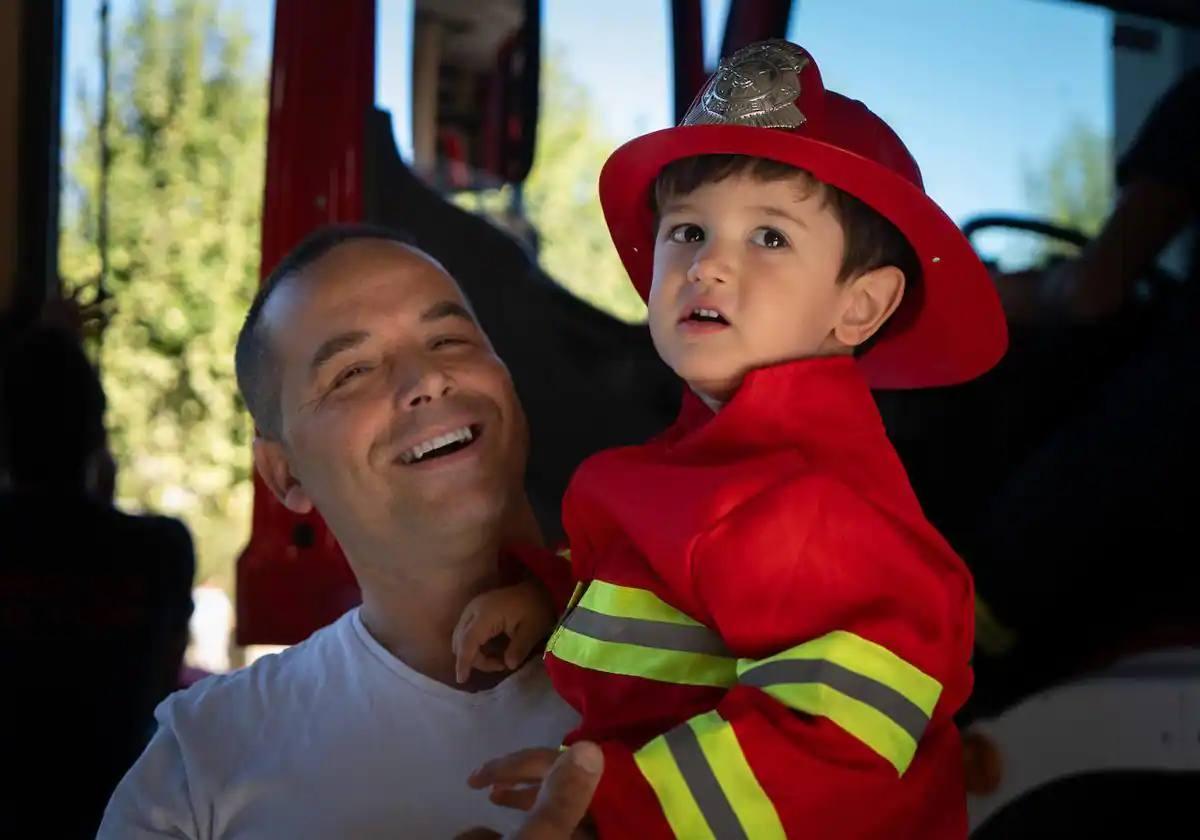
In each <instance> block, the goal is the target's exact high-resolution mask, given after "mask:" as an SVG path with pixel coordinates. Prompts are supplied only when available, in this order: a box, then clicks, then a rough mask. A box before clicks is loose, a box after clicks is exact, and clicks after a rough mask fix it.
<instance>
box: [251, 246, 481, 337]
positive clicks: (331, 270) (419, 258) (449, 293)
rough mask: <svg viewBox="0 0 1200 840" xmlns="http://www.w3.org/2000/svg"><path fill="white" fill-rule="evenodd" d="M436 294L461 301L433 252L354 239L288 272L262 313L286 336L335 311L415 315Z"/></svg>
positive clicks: (325, 320) (352, 314) (323, 320)
mask: <svg viewBox="0 0 1200 840" xmlns="http://www.w3.org/2000/svg"><path fill="white" fill-rule="evenodd" d="M435 298H436V299H447V298H448V299H451V300H456V301H461V302H464V303H465V299H464V297H463V294H462V291H461V290H460V289H459V287H458V284H457V283H455V282H454V280H453V279H452V278H451V277H450V276H449V275H448V274H447V273H446V271H445V269H443V268H442V267H441V265H439V264H438V263H437V262H436V261H435V260H434V259H433V258H432V257H429V256H428V255H426V254H424V253H423V252H421V251H418V250H416V249H414V248H410V247H409V246H407V245H403V244H401V243H399V242H392V241H389V240H383V239H362V240H352V241H350V242H344V243H342V244H340V245H338V246H336V247H335V248H332V249H331V250H330V251H329V252H328V253H326V254H323V255H321V257H320V258H319V259H317V260H315V261H314V262H312V263H310V264H309V265H307V266H305V267H304V268H302V269H300V270H299V271H297V272H295V273H294V274H293V275H292V276H290V277H288V278H287V279H286V280H285V281H284V282H283V284H282V285H281V286H280V288H278V289H277V290H276V293H275V294H273V295H272V296H271V299H270V300H269V301H268V304H267V307H266V310H265V311H264V312H263V316H264V320H265V321H267V323H268V324H269V326H270V328H271V329H272V330H273V331H276V334H277V335H281V334H283V335H286V334H287V333H289V332H301V333H304V332H308V331H309V329H310V328H309V327H304V328H302V329H301V328H300V325H301V324H305V323H307V322H310V321H315V322H317V325H324V324H326V323H328V322H329V321H330V320H331V319H334V318H337V317H339V316H346V317H351V318H354V317H356V316H358V315H362V314H372V313H373V314H383V312H384V311H386V312H387V313H388V314H389V315H391V316H396V315H401V314H412V315H413V316H416V315H418V314H419V313H420V311H421V310H422V307H424V306H427V305H428V304H429V302H430V301H431V300H432V299H435ZM289 326H295V327H297V328H298V329H296V330H288V327H289Z"/></svg>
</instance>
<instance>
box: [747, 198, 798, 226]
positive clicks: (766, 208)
mask: <svg viewBox="0 0 1200 840" xmlns="http://www.w3.org/2000/svg"><path fill="white" fill-rule="evenodd" d="M750 209H751V210H758V211H759V212H761V213H763V214H764V215H767V216H776V217H778V218H780V219H787V220H788V221H789V222H792V223H793V224H796V225H799V226H800V227H802V228H805V229H807V228H808V225H807V224H805V222H804V220H803V219H801V218H800V217H799V216H796V215H793V214H792V213H789V212H787V211H786V210H781V209H780V208H778V207H773V206H771V205H769V204H764V205H761V206H759V207H751V208H750Z"/></svg>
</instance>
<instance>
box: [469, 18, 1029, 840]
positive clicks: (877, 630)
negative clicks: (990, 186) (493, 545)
mask: <svg viewBox="0 0 1200 840" xmlns="http://www.w3.org/2000/svg"><path fill="white" fill-rule="evenodd" d="M600 198H601V202H602V203H603V206H604V212H605V216H606V218H607V220H608V225H609V229H610V231H611V233H612V237H613V241H614V243H615V245H616V247H617V250H618V251H619V252H620V255H621V258H622V260H623V261H624V263H625V266H626V268H627V269H628V271H629V274H630V277H631V278H632V280H633V282H634V285H635V286H636V287H637V288H638V290H639V291H640V292H641V293H642V295H643V297H645V298H646V299H647V301H648V304H649V322H650V331H651V335H652V336H653V339H654V343H655V346H656V348H657V349H658V351H659V353H660V354H661V356H662V358H663V359H664V360H665V361H666V362H667V364H669V365H670V366H671V367H672V368H673V369H674V370H675V371H676V372H677V373H678V374H679V375H680V376H681V377H682V378H683V379H684V380H685V381H686V382H687V384H688V386H689V387H688V389H687V393H686V396H685V399H684V405H683V408H682V410H681V412H680V416H679V419H678V420H677V421H676V423H675V424H674V425H673V426H672V427H671V428H670V429H668V430H667V431H666V432H665V433H664V434H663V435H662V436H660V437H659V438H657V439H655V440H653V441H651V442H649V443H647V444H645V445H642V446H635V447H627V448H622V449H615V450H610V451H606V452H602V453H600V454H598V455H596V456H594V457H592V458H591V459H589V460H588V461H586V462H585V463H584V464H583V465H582V466H581V467H580V469H579V471H578V472H577V473H576V475H575V477H574V478H573V479H572V482H571V485H570V487H569V489H568V491H567V495H566V498H565V499H564V503H563V510H564V513H563V516H564V525H565V527H566V531H567V535H568V539H569V542H570V548H571V553H570V556H569V563H568V562H564V561H561V560H560V561H558V566H557V567H555V566H553V565H551V564H546V563H538V562H537V561H534V560H531V561H530V564H531V566H534V567H536V568H535V569H534V571H535V572H536V573H537V574H538V576H539V577H540V578H541V581H542V582H541V583H538V582H535V581H532V580H531V581H529V582H526V583H523V584H520V585H517V586H514V587H510V588H507V589H502V590H497V591H495V592H490V593H486V594H484V595H483V596H480V598H478V599H477V600H476V601H475V602H473V603H472V604H471V605H470V606H469V607H468V608H467V610H466V612H465V613H464V616H463V620H462V623H461V624H460V626H459V630H458V631H457V632H456V634H455V650H456V652H457V653H458V655H459V661H460V668H461V669H462V670H463V671H464V672H465V671H469V669H470V667H471V666H472V665H474V666H475V667H482V668H488V669H495V668H499V667H503V665H504V663H502V662H500V661H498V660H497V659H495V658H493V657H489V656H487V655H486V654H484V653H483V652H482V651H481V645H482V644H483V643H484V642H486V641H487V640H488V639H490V638H493V637H495V636H496V635H498V634H501V633H507V634H508V635H509V636H510V638H521V639H525V638H529V637H530V636H531V635H536V634H533V633H531V627H536V628H537V629H539V630H543V631H546V630H548V629H549V627H548V624H547V616H549V615H550V614H551V610H550V609H549V607H548V600H547V589H548V590H549V591H550V593H551V596H552V597H553V599H554V601H555V602H556V606H558V607H560V608H561V607H563V606H567V605H566V604H565V602H566V600H567V594H568V592H569V591H570V585H569V584H570V581H568V578H569V577H573V579H574V581H578V582H579V583H578V584H577V585H576V586H575V594H574V596H573V597H571V599H570V604H569V606H568V609H569V611H568V612H567V614H566V616H565V618H564V620H563V622H562V623H561V625H560V626H559V627H558V629H557V630H555V632H554V634H553V635H552V636H551V639H550V641H549V643H548V645H547V650H546V666H547V669H548V670H549V673H550V675H551V677H552V679H553V680H554V683H555V685H556V687H557V688H558V690H559V692H560V693H561V694H562V695H563V696H564V697H565V698H566V699H567V700H568V701H570V702H571V703H572V704H573V705H574V706H575V708H577V709H578V710H579V711H580V713H581V715H582V724H581V725H580V727H579V729H577V730H576V731H575V732H573V733H572V734H571V735H570V737H569V738H568V739H567V740H568V742H572V741H575V740H591V741H596V742H598V743H599V744H600V745H601V747H602V748H603V750H604V754H605V770H604V776H603V779H602V781H601V783H600V787H599V789H598V790H597V793H596V796H595V798H594V799H593V802H592V808H591V811H590V814H591V816H592V819H593V820H594V823H595V826H596V829H597V831H598V833H599V834H600V836H601V837H621V838H624V837H634V836H637V837H639V838H644V839H645V840H649V838H660V837H661V838H668V837H688V838H690V837H718V838H725V837H753V838H777V837H788V836H795V837H801V836H803V837H856V838H857V837H887V838H896V837H920V838H949V837H959V838H961V837H965V836H966V815H965V796H964V792H963V786H962V753H961V747H960V743H959V738H958V733H957V731H956V729H955V727H954V724H953V721H952V716H953V715H954V713H955V711H956V710H957V709H958V708H959V707H960V706H961V705H962V703H963V701H964V700H965V698H966V697H967V695H968V693H969V692H970V688H971V679H972V678H971V669H970V664H969V661H970V657H971V648H972V630H973V609H972V605H973V593H972V586H971V579H970V576H969V574H968V573H967V570H966V569H965V567H964V566H963V564H962V562H961V561H960V560H959V558H958V557H957V556H956V555H955V554H954V552H953V551H952V550H951V549H950V547H949V546H948V545H947V544H946V543H945V541H944V540H943V539H942V538H941V537H940V536H939V535H938V534H937V532H936V531H935V530H934V529H933V527H932V526H931V525H930V524H929V523H928V522H927V521H926V520H925V518H924V516H923V515H922V512H921V509H920V506H919V505H918V503H917V500H916V498H915V497H914V496H913V493H912V490H911V488H910V486H909V484H908V480H907V477H906V476H905V473H904V470H903V468H902V467H901V465H900V463H899V461H898V459H897V457H896V454H895V452H894V451H893V449H892V447H891V445H890V443H889V442H888V440H887V437H886V435H885V433H884V429H883V426H882V423H881V421H880V418H879V415H878V413H877V411H876V409H875V406H874V403H873V401H872V398H871V394H870V390H869V389H870V388H871V387H899V388H908V387H926V386H935V385H948V384H951V383H955V382H961V381H964V380H967V379H970V378H972V377H975V376H978V375H979V374H981V373H983V372H984V371H986V370H987V369H988V368H990V367H991V366H992V365H994V364H995V363H996V361H997V360H998V359H999V358H1000V356H1001V355H1002V354H1003V352H1004V349H1005V346H1006V342H1007V338H1006V332H1005V326H1004V318H1003V315H1002V313H1001V310H1000V306H999V301H998V299H997V297H996V294H995V292H994V290H993V288H992V286H991V281H990V279H989V277H988V274H987V272H986V270H985V269H984V267H983V265H982V264H981V263H980V261H979V260H978V259H977V257H976V256H975V254H974V253H973V251H972V250H971V248H970V246H969V244H968V243H967V242H966V241H965V239H964V238H963V236H962V235H961V233H960V232H959V231H958V229H957V228H956V227H955V225H954V224H953V222H951V220H950V219H949V218H947V217H946V215H945V214H944V213H943V212H942V211H941V210H940V209H939V208H938V207H937V205H935V204H934V203H933V201H931V200H930V199H929V198H928V197H927V196H926V195H925V193H924V191H923V188H922V185H921V178H920V174H919V171H918V170H917V167H916V164H915V163H914V162H913V160H912V158H911V157H910V156H909V154H908V152H907V150H906V149H905V147H904V145H903V144H902V143H901V141H900V140H899V138H898V137H896V135H895V134H894V133H893V132H892V131H891V129H890V128H888V126H887V125H886V124H884V123H883V121H882V120H880V119H879V118H878V117H877V116H875V115H874V114H873V113H871V112H870V111H869V110H867V108H866V107H864V106H863V105H862V104H861V103H859V102H855V101H852V100H850V99H847V98H845V97H843V96H840V95H839V94H836V93H833V92H826V91H825V90H824V88H823V86H822V83H821V77H820V74H819V72H818V70H817V66H816V64H815V63H814V62H813V60H812V57H811V56H810V55H809V54H808V53H807V52H806V51H805V50H803V49H802V48H800V47H797V46H795V45H793V44H790V43H787V42H783V41H771V42H764V43H759V44H754V45H752V46H749V47H747V48H745V49H743V50H741V51H739V52H738V53H737V54H736V55H734V56H733V57H732V58H731V59H730V60H728V61H727V62H723V63H722V66H721V67H720V68H719V69H718V71H717V73H716V74H715V75H714V77H713V78H712V79H711V80H710V81H709V83H708V85H707V86H706V88H705V89H704V91H703V92H702V93H701V95H700V96H699V97H698V98H697V100H696V102H695V103H694V104H693V105H692V108H691V110H690V111H689V113H688V115H687V116H686V117H685V118H684V120H683V124H682V125H681V126H680V127H678V128H674V129H668V130H665V131H660V132H656V133H653V134H650V135H647V136H645V137H641V138H638V139H636V140H633V141H632V142H630V143H628V144H627V145H625V146H624V147H622V148H621V149H618V150H617V151H616V152H615V153H614V154H613V156H612V158H611V159H610V160H609V161H608V163H607V164H606V166H605V168H604V171H603V173H602V174H601V176H600ZM568 566H569V567H570V568H569V569H568ZM542 584H544V585H545V588H543V585H542ZM517 647H521V648H524V649H522V650H515V649H514V648H517ZM527 652H528V645H527V644H521V645H515V644H513V645H510V649H509V650H508V651H507V652H506V659H507V664H508V665H509V666H510V667H511V666H512V665H513V664H515V662H517V661H519V660H520V659H521V658H522V657H523V655H524V654H525V653H527ZM521 763H522V762H519V761H518V762H508V763H505V762H500V763H498V764H494V765H493V766H489V767H486V768H484V769H483V770H482V771H481V772H479V773H477V774H476V775H475V776H474V777H473V779H472V783H473V784H474V785H476V786H486V785H489V784H491V785H495V786H496V787H495V788H494V790H493V796H498V797H499V798H501V799H505V800H510V801H511V800H513V799H514V795H513V793H512V791H511V790H506V788H509V787H511V784H512V783H514V782H518V781H528V779H529V777H528V776H523V775H522V774H523V773H524V771H523V770H520V769H513V768H516V767H518V765H521ZM526 763H527V762H526ZM505 768H508V769H505ZM533 775H534V776H536V773H535V774H533ZM518 798H519V797H518Z"/></svg>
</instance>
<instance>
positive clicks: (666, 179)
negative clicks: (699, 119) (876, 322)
mask: <svg viewBox="0 0 1200 840" xmlns="http://www.w3.org/2000/svg"><path fill="white" fill-rule="evenodd" d="M735 175H742V176H746V177H749V178H753V179H755V180H758V181H776V180H783V179H788V178H795V177H797V176H800V177H801V178H803V179H805V180H806V181H807V183H808V186H809V188H810V189H812V190H821V191H822V193H823V198H824V200H825V204H826V206H828V207H831V208H832V209H833V213H834V215H835V216H836V217H837V220H838V221H839V222H840V223H841V225H842V230H843V231H844V232H845V235H846V252H845V253H844V254H843V255H842V266H841V270H840V271H839V272H838V278H837V279H838V282H839V283H845V282H847V281H848V280H851V279H853V278H855V277H859V276H861V275H863V274H866V273H867V272H868V271H873V270H874V269H876V268H881V267H883V266H885V265H894V266H895V267H896V268H898V269H900V271H902V272H903V273H904V282H905V294H906V295H909V294H912V291H913V288H914V287H915V286H916V285H917V284H919V283H920V282H921V262H920V260H919V259H918V258H917V253H916V251H914V250H913V247H912V245H911V244H910V243H909V241H908V238H907V237H905V235H904V234H903V233H901V232H900V230H899V228H897V227H896V226H895V225H894V224H892V223H891V222H890V221H889V220H888V219H886V218H885V217H884V216H883V215H882V214H881V213H879V212H878V211H877V210H874V209H873V208H871V207H870V206H868V205H867V204H866V203H864V202H863V201H862V200H861V199H858V198H855V197H854V196H852V195H850V193H848V192H846V191H844V190H840V189H838V188H837V187H835V186H833V185H832V184H827V183H825V182H824V181H821V180H818V179H817V178H816V177H814V176H813V175H812V173H810V172H809V171H808V170H806V169H801V168H799V167H796V166H791V165H790V164H786V163H780V162H778V161H774V160H768V159H766V158H758V157H750V156H748V155H697V156H695V157H689V158H683V159H682V160H677V161H675V162H674V163H671V164H668V165H667V166H666V167H664V168H663V171H662V172H660V173H659V175H658V180H657V181H656V182H655V184H654V194H653V196H652V199H651V200H652V202H653V209H654V217H655V219H658V216H659V209H660V208H661V207H662V206H663V205H664V204H666V202H667V201H668V200H669V199H670V198H672V197H673V196H680V195H687V194H688V193H690V192H692V191H694V190H696V189H698V188H700V187H702V186H704V185H705V184H715V183H717V182H719V181H724V180H725V179H726V178H730V177H733V176H735ZM886 328H887V325H886V324H885V325H884V326H883V327H882V328H880V330H879V331H878V332H876V333H875V335H873V336H872V337H871V338H870V339H868V340H867V341H866V342H865V343H864V344H862V345H861V346H859V347H858V348H856V353H863V352H865V351H866V350H867V349H868V348H869V347H870V346H871V345H873V344H874V343H875V342H876V340H877V339H878V338H879V335H880V334H881V333H882V332H883V331H884V330H885V329H886Z"/></svg>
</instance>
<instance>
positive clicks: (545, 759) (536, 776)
mask: <svg viewBox="0 0 1200 840" xmlns="http://www.w3.org/2000/svg"><path fill="white" fill-rule="evenodd" d="M556 758H558V750H550V749H545V748H537V747H535V748H533V749H528V750H521V751H520V752H515V753H510V754H508V755H506V756H502V757H500V758H494V759H492V760H491V761H489V762H487V763H486V764H484V765H483V766H482V767H480V768H479V769H478V770H476V771H475V772H474V773H472V774H471V776H470V778H469V779H468V780H467V781H468V784H470V785H471V787H473V788H484V787H490V786H491V785H495V784H506V785H519V784H530V783H532V782H540V781H541V780H542V778H543V777H544V776H545V775H546V772H547V771H548V770H549V769H550V766H551V765H552V764H554V760H555V759H556Z"/></svg>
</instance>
